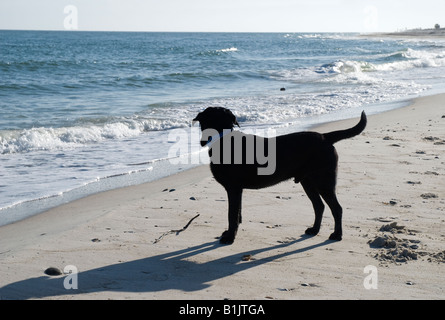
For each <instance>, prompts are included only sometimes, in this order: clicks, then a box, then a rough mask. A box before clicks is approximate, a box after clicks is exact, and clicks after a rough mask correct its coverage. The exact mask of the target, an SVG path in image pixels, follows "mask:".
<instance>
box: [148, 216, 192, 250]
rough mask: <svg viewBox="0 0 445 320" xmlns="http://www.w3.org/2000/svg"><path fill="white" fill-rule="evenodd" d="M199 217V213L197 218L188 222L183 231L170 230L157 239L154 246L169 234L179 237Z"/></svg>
mask: <svg viewBox="0 0 445 320" xmlns="http://www.w3.org/2000/svg"><path fill="white" fill-rule="evenodd" d="M198 217H199V213H198V214H197V215H196V216H194V217H193V218H191V219H190V221H189V222H188V223H187V224H186V225H185V226H184V227H183V228H182V229H178V230H170V231H167V232H164V233H163V234H162V235H161V236H160V237H159V238H157V239H156V240H155V241H154V242H153V244H155V243H158V242H159V241H161V239H162V238H163V237H164V236H166V235H168V234H170V233H176V235H178V234H179V233H181V232H182V231H184V230H185V229H187V228H188V226H189V225H190V224H191V223H192V221H193V220H195V219H196V218H198Z"/></svg>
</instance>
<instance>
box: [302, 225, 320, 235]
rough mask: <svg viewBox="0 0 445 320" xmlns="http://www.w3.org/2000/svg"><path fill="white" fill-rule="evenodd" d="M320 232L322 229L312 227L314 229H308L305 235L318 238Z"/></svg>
mask: <svg viewBox="0 0 445 320" xmlns="http://www.w3.org/2000/svg"><path fill="white" fill-rule="evenodd" d="M318 231H320V229H317V228H314V227H312V228H307V229H306V231H305V232H304V233H306V234H307V235H310V236H316V235H317V234H318Z"/></svg>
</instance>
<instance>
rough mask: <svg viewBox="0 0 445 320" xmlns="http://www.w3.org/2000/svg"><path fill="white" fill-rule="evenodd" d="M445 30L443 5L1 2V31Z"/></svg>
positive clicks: (400, 1)
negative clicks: (437, 27)
mask: <svg viewBox="0 0 445 320" xmlns="http://www.w3.org/2000/svg"><path fill="white" fill-rule="evenodd" d="M436 23H439V24H441V25H443V26H444V27H445V1H444V0H421V1H420V0H305V1H303V0H0V29H20V30H21V29H32V30H64V29H77V30H85V31H87V30H95V31H96V30H97V31H99V30H106V31H223V32H224V31H226V32H228V31H235V32H238V31H239V32H375V31H395V30H398V29H405V28H417V27H422V28H432V27H433V26H434V24H436Z"/></svg>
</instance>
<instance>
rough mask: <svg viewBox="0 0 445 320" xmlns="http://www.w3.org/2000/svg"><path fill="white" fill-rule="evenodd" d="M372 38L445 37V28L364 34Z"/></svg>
mask: <svg viewBox="0 0 445 320" xmlns="http://www.w3.org/2000/svg"><path fill="white" fill-rule="evenodd" d="M364 36H372V37H445V28H430V29H409V30H404V31H395V32H379V33H369V34H364Z"/></svg>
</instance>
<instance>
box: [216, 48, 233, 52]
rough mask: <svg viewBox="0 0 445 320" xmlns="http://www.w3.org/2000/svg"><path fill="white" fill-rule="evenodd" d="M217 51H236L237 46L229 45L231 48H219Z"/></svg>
mask: <svg viewBox="0 0 445 320" xmlns="http://www.w3.org/2000/svg"><path fill="white" fill-rule="evenodd" d="M218 51H219V52H236V51H238V48H235V47H231V48H226V49H221V50H218Z"/></svg>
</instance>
